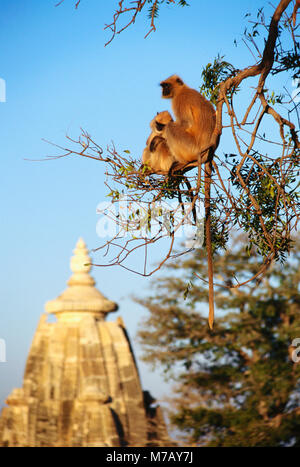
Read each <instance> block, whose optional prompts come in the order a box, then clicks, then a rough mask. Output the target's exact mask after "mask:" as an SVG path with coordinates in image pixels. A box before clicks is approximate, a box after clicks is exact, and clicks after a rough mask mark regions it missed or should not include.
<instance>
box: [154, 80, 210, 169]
mask: <svg viewBox="0 0 300 467" xmlns="http://www.w3.org/2000/svg"><path fill="white" fill-rule="evenodd" d="M160 85H161V87H162V97H163V98H164V99H172V109H173V112H174V114H175V117H176V120H175V122H170V123H168V124H167V125H166V127H165V128H164V130H163V136H164V137H165V138H166V141H167V144H168V146H169V148H170V151H171V153H172V154H173V155H174V157H175V159H176V161H178V162H179V163H189V162H192V161H197V160H198V157H199V154H200V153H201V151H203V150H204V149H205V148H206V147H208V146H209V144H210V141H211V137H212V134H213V132H214V129H215V126H216V112H215V109H214V107H213V105H212V104H211V103H210V102H209V101H208V100H207V99H205V97H203V96H202V95H201V94H200V93H199V92H198V91H196V90H195V89H192V88H190V87H188V86H187V85H186V84H184V82H183V81H182V79H181V78H179V76H177V75H172V76H170V78H168V79H166V80H165V81H162V82H161V83H160ZM204 156H206V157H204ZM206 159H207V154H202V162H205V161H206Z"/></svg>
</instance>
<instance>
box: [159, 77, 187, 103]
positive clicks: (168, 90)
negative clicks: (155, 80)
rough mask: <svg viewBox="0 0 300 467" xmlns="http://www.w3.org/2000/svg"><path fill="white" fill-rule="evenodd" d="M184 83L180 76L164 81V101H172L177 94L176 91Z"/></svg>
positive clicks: (162, 83) (162, 85) (162, 84)
mask: <svg viewBox="0 0 300 467" xmlns="http://www.w3.org/2000/svg"><path fill="white" fill-rule="evenodd" d="M183 84H184V83H183V81H182V79H181V78H179V76H177V75H172V76H170V78H168V79H166V80H165V81H162V82H161V83H160V86H161V87H162V97H163V98H164V99H172V98H173V97H174V95H175V94H176V89H178V87H181V86H183Z"/></svg>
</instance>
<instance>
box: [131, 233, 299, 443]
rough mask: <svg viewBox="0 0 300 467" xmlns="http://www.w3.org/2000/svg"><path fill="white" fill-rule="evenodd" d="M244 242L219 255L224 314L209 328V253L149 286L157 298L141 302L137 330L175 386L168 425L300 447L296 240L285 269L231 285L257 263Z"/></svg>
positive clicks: (209, 437) (200, 434)
mask: <svg viewBox="0 0 300 467" xmlns="http://www.w3.org/2000/svg"><path fill="white" fill-rule="evenodd" d="M245 245H246V243H245V238H243V237H241V236H239V237H238V236H235V237H234V238H233V239H232V248H231V249H230V250H228V251H227V252H226V253H225V254H224V255H222V256H221V255H216V258H215V276H216V277H217V278H218V279H219V280H222V281H223V282H224V283H225V284H227V287H228V288H226V287H220V286H216V292H215V297H216V303H217V305H218V308H219V309H220V310H222V313H220V317H219V318H218V319H217V320H216V325H215V329H214V331H213V332H210V333H208V331H207V323H206V319H205V318H204V317H203V315H202V310H204V309H205V308H203V303H205V301H206V300H207V299H208V293H207V290H206V286H205V284H203V283H200V284H199V283H197V284H196V278H195V274H194V273H197V274H199V275H201V273H202V272H203V270H205V268H206V260H205V255H203V252H200V254H199V255H198V256H196V255H195V254H194V255H193V256H191V255H190V256H189V257H188V258H187V257H186V258H185V259H184V260H181V261H176V263H174V264H173V265H171V266H169V268H168V271H169V273H168V275H166V276H165V277H163V278H160V279H159V280H158V281H156V282H153V286H154V288H153V289H152V296H151V297H149V298H147V299H145V300H142V299H139V300H138V301H139V303H141V304H142V305H144V306H145V307H146V308H147V309H148V311H149V314H148V317H147V318H146V319H145V320H144V322H143V323H142V324H141V326H140V331H139V339H140V341H141V344H142V346H143V347H144V350H145V354H144V355H145V357H144V359H145V361H147V362H149V363H151V364H159V365H161V366H162V367H163V368H164V371H165V373H166V376H167V377H171V378H173V379H174V380H175V381H176V382H177V386H176V391H175V395H173V397H172V399H171V411H172V421H173V423H174V425H175V426H176V427H177V428H179V429H180V430H182V432H183V433H184V434H185V436H186V438H187V441H188V442H189V443H190V444H192V445H197V446H203V445H205V446H282V445H295V446H300V417H299V412H300V410H299V402H300V384H299V382H300V364H297V363H294V362H293V361H292V360H291V355H292V352H293V351H294V350H295V348H293V347H292V342H293V339H295V338H299V337H300V325H299V317H300V290H299V283H300V271H299V260H300V238H298V241H297V242H296V245H295V249H294V254H293V256H291V257H290V258H289V260H288V262H287V263H286V265H285V267H282V266H280V265H279V263H275V264H274V266H273V268H272V269H271V270H269V271H268V272H267V274H266V275H265V276H264V278H263V280H262V281H256V283H255V284H253V283H251V284H247V285H245V286H243V287H241V288H239V289H234V288H232V281H233V275H234V274H235V272H237V271H238V272H239V273H240V274H242V275H243V276H244V279H246V278H247V277H249V276H251V275H252V273H253V271H255V269H256V268H257V267H258V265H257V262H258V261H259V255H258V254H257V251H256V250H255V249H253V250H252V252H251V256H250V257H249V256H248V252H247V251H246V250H245ZM178 271H183V272H184V276H185V279H184V280H183V279H182V278H181V277H182V275H180V276H179V275H178ZM187 279H188V280H189V285H188V288H187V287H186V282H187ZM298 354H299V352H298Z"/></svg>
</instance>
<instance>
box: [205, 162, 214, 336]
mask: <svg viewBox="0 0 300 467" xmlns="http://www.w3.org/2000/svg"><path fill="white" fill-rule="evenodd" d="M211 173H212V164H211V162H210V161H208V162H207V163H206V164H205V178H204V193H205V197H204V205H205V236H206V251H207V265H208V291H209V297H208V304H209V315H208V324H209V327H210V329H212V328H213V324H214V314H215V306H214V276H213V274H214V271H213V256H212V244H211V214H210V186H211Z"/></svg>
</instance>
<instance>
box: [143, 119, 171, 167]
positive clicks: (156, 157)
mask: <svg viewBox="0 0 300 467" xmlns="http://www.w3.org/2000/svg"><path fill="white" fill-rule="evenodd" d="M170 122H173V118H172V116H171V114H170V113H169V112H168V111H167V110H165V111H164V112H160V113H158V114H157V115H156V116H155V117H154V118H153V119H152V120H151V122H150V128H151V130H152V132H151V134H150V136H149V138H148V139H147V142H146V145H147V146H146V147H145V149H144V151H143V156H142V162H143V164H147V166H149V168H150V169H151V170H152V171H153V172H154V173H165V174H167V173H168V172H169V170H170V168H171V167H172V165H173V164H174V162H175V159H174V157H173V155H172V154H171V152H170V149H169V147H168V145H167V143H166V140H165V138H164V137H163V136H162V131H163V129H164V128H165V126H166V125H167V124H168V123H170Z"/></svg>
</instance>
